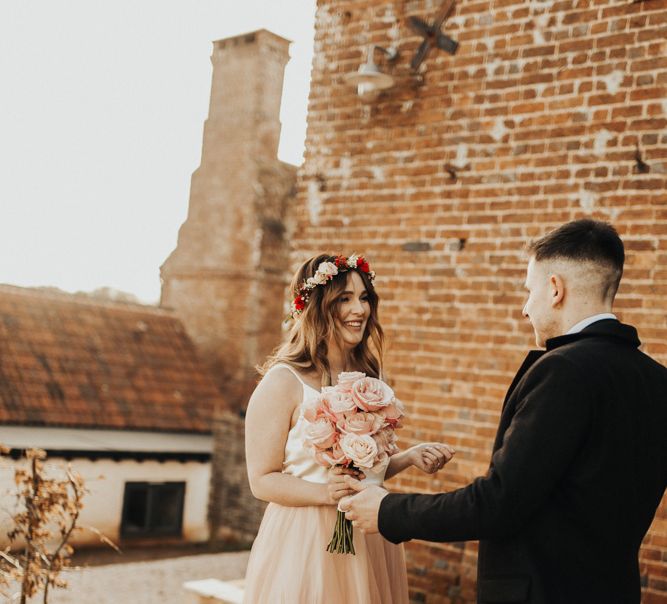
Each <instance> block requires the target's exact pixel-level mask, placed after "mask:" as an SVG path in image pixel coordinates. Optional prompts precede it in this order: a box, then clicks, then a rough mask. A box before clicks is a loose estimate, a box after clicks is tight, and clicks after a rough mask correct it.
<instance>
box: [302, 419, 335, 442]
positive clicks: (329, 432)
mask: <svg viewBox="0 0 667 604" xmlns="http://www.w3.org/2000/svg"><path fill="white" fill-rule="evenodd" d="M306 438H307V439H308V441H309V442H310V443H311V444H312V445H313V446H314V447H315V448H316V449H321V450H322V449H328V448H330V447H333V445H334V443H335V442H336V439H337V433H336V427H335V426H334V425H333V424H332V423H331V422H330V421H329V420H328V419H327V418H325V417H320V418H319V419H316V420H315V421H314V422H310V423H309V424H308V427H307V428H306Z"/></svg>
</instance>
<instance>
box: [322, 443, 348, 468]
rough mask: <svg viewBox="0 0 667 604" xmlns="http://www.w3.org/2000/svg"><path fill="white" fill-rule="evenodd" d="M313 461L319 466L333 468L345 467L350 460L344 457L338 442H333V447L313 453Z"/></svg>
mask: <svg viewBox="0 0 667 604" xmlns="http://www.w3.org/2000/svg"><path fill="white" fill-rule="evenodd" d="M315 460H316V461H317V463H319V464H320V465H321V466H325V467H327V468H333V467H334V466H347V465H349V463H350V459H348V458H347V457H346V456H345V453H343V449H341V447H340V443H339V442H335V443H334V446H333V447H332V448H331V449H327V450H326V451H317V450H316V453H315Z"/></svg>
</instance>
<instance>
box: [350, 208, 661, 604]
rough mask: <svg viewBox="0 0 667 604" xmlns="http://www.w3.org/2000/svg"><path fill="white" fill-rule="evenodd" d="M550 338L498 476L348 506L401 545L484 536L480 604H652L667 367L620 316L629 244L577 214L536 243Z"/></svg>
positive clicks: (363, 524) (526, 387)
mask: <svg viewBox="0 0 667 604" xmlns="http://www.w3.org/2000/svg"><path fill="white" fill-rule="evenodd" d="M529 251H530V261H529V263H528V271H527V277H526V289H527V290H528V301H527V302H526V305H525V307H524V309H523V314H524V316H525V317H526V318H527V319H528V320H529V321H530V322H531V324H532V326H533V329H534V331H535V339H536V342H537V345H538V346H539V347H540V348H542V347H545V348H546V350H541V351H533V352H531V353H530V354H529V355H528V357H527V358H526V360H525V361H524V363H523V365H522V366H521V368H520V369H519V372H518V373H517V375H516V377H515V378H514V381H513V382H512V384H511V386H510V388H509V391H508V393H507V396H506V398H505V403H504V405H503V410H502V415H501V417H500V424H499V426H498V432H497V435H496V439H495V443H494V445H493V457H492V458H491V464H490V467H489V469H488V471H487V473H486V475H485V476H483V477H479V478H477V479H475V480H474V481H473V482H472V483H471V484H469V485H468V486H466V487H464V488H461V489H458V490H456V491H453V492H450V493H442V494H438V495H417V494H405V495H404V494H388V493H387V492H386V491H385V490H384V489H382V488H380V487H377V486H369V487H367V488H364V485H363V484H362V483H359V482H358V481H355V480H354V479H351V478H349V477H347V478H346V480H347V481H348V484H349V486H350V487H352V488H354V489H355V490H356V491H359V493H357V494H356V495H354V496H352V497H348V498H345V499H342V500H341V508H342V509H344V510H345V511H346V512H347V517H348V518H349V519H350V520H353V521H354V524H355V526H357V527H358V528H360V529H361V530H363V531H364V532H376V531H378V530H379V532H380V533H382V535H384V537H386V538H387V539H388V540H389V541H393V542H394V543H400V542H401V541H407V540H409V539H425V540H428V541H465V540H479V541H480V544H479V559H478V578H477V593H478V602H481V603H483V602H498V603H499V602H531V603H556V602H557V603H562V604H576V603H582V604H583V603H586V604H597V603H600V604H614V603H619V604H620V603H624V604H625V603H629V602H631V603H639V601H640V580H639V566H638V560H637V558H638V550H639V547H640V544H641V542H642V539H643V537H644V535H645V534H646V531H647V530H648V528H649V526H650V524H651V521H652V519H653V516H654V514H655V511H656V508H657V506H658V504H659V503H660V499H661V497H662V495H663V493H664V491H665V486H666V484H667V369H665V368H664V367H663V366H662V365H660V364H658V363H656V362H655V361H653V360H652V359H651V358H650V357H648V356H646V355H645V354H643V353H642V352H640V351H639V350H638V347H639V344H640V342H639V340H638V338H637V332H636V330H635V329H634V328H633V327H631V326H629V325H624V324H622V323H620V322H619V321H618V320H617V319H616V317H615V316H614V315H613V314H611V310H612V302H613V300H614V296H615V294H616V290H617V289H618V285H619V282H620V279H621V274H622V272H623V262H624V250H623V243H622V242H621V240H620V238H619V237H618V234H617V233H616V231H615V230H614V228H613V227H611V226H610V225H608V224H606V223H603V222H598V221H594V220H577V221H575V222H570V223H568V224H565V225H563V226H561V227H560V228H558V229H556V230H555V231H553V232H551V233H549V234H548V235H546V236H545V237H543V238H542V239H540V240H539V241H537V242H535V243H533V244H532V245H531V247H530V248H529Z"/></svg>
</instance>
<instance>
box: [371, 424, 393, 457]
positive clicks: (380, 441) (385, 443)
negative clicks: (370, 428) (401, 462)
mask: <svg viewBox="0 0 667 604" xmlns="http://www.w3.org/2000/svg"><path fill="white" fill-rule="evenodd" d="M373 439H374V440H375V443H376V444H377V447H378V451H381V452H385V453H387V455H390V456H391V455H394V454H395V453H398V447H397V446H396V433H395V432H394V430H393V428H384V429H383V430H380V431H379V432H377V433H375V434H373Z"/></svg>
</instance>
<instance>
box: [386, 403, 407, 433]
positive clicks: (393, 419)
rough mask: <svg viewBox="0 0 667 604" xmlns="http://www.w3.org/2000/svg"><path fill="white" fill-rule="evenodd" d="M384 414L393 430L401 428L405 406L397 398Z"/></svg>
mask: <svg viewBox="0 0 667 604" xmlns="http://www.w3.org/2000/svg"><path fill="white" fill-rule="evenodd" d="M382 412H383V414H384V416H385V419H386V421H387V424H388V425H390V426H391V427H392V428H400V427H401V423H400V419H401V418H402V417H403V416H404V415H405V406H404V405H403V403H402V402H401V401H400V400H398V399H397V398H395V399H394V402H393V403H390V404H389V405H387V406H386V407H385V408H384V409H383V411H382Z"/></svg>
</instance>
